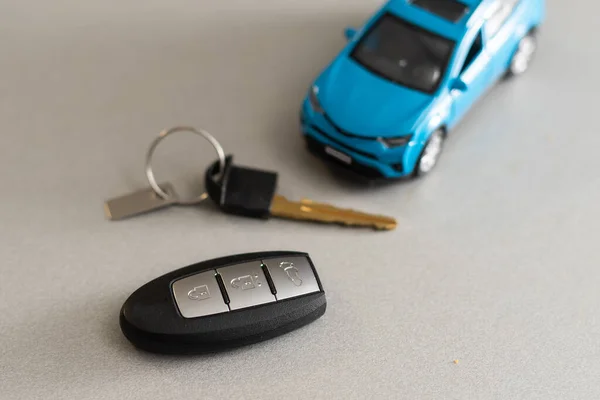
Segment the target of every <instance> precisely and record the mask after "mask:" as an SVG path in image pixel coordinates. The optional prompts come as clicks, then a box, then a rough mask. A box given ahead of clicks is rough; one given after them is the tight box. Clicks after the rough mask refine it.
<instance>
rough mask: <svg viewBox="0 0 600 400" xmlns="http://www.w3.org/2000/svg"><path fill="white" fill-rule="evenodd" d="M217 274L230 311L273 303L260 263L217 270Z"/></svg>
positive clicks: (249, 263)
mask: <svg viewBox="0 0 600 400" xmlns="http://www.w3.org/2000/svg"><path fill="white" fill-rule="evenodd" d="M217 272H218V273H219V274H220V275H221V278H222V279H223V283H224V284H225V290H226V291H227V295H228V296H229V308H231V310H232V311H233V310H239V309H240V308H246V307H252V306H257V305H260V304H265V303H272V302H274V301H275V296H273V293H271V288H270V287H269V282H268V281H267V278H266V276H265V274H264V272H263V270H262V263H261V262H260V261H252V262H247V263H242V264H235V265H231V266H229V267H225V268H218V269H217Z"/></svg>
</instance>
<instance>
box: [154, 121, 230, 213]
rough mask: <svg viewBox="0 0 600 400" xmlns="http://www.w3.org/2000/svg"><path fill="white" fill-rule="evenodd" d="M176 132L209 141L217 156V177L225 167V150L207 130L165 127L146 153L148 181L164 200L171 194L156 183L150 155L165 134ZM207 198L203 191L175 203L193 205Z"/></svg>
mask: <svg viewBox="0 0 600 400" xmlns="http://www.w3.org/2000/svg"><path fill="white" fill-rule="evenodd" d="M177 132H192V133H195V134H197V135H200V136H202V137H203V138H204V139H206V140H208V141H209V142H210V144H211V145H212V147H213V148H214V149H215V150H216V152H217V155H218V157H219V174H218V175H217V179H218V178H220V175H221V174H222V173H223V170H224V169H225V151H224V150H223V147H222V146H221V144H220V143H219V142H218V141H217V139H215V138H214V137H213V136H212V135H211V134H210V133H208V132H207V131H205V130H202V129H195V128H192V127H190V126H178V127H175V128H171V129H165V130H164V131H162V132H161V133H160V134H159V135H158V137H157V138H156V139H154V141H153V142H152V144H151V145H150V148H149V149H148V152H147V153H146V177H147V178H148V182H149V183H150V186H151V187H152V190H154V192H155V193H156V194H157V195H159V196H160V197H162V198H163V199H165V200H166V199H168V198H170V197H171V196H170V195H169V194H167V193H165V191H164V190H162V189H161V188H160V186H159V185H158V183H157V182H156V179H155V177H154V172H153V171H152V156H153V155H154V151H155V150H156V147H158V145H159V144H160V142H161V141H162V140H163V139H165V138H166V137H167V136H169V135H171V134H173V133H177ZM207 198H208V193H206V192H204V193H202V194H201V195H200V196H198V197H196V198H194V199H191V200H183V201H182V200H179V199H177V201H176V204H179V205H193V204H198V203H201V202H202V201H204V200H206V199H207Z"/></svg>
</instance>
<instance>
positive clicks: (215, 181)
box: [104, 127, 396, 230]
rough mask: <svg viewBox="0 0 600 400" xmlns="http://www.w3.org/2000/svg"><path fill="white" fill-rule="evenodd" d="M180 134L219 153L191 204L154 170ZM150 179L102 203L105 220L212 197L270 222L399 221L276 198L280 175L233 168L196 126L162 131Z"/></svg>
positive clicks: (382, 226)
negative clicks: (167, 142)
mask: <svg viewBox="0 0 600 400" xmlns="http://www.w3.org/2000/svg"><path fill="white" fill-rule="evenodd" d="M177 132H193V133H195V134H197V135H200V136H201V137H203V138H204V139H206V140H207V141H208V142H209V143H210V144H211V145H212V146H213V148H214V149H215V150H216V152H217V155H218V160H217V161H216V162H215V163H213V164H212V165H210V166H209V168H208V169H207V171H206V173H205V185H206V192H205V193H203V194H202V195H200V196H198V197H197V198H194V199H191V200H182V199H180V198H179V197H178V196H177V194H176V193H175V191H174V189H173V186H172V185H171V184H169V183H161V184H160V185H159V184H158V183H157V181H156V179H155V177H154V172H153V170H152V157H153V154H154V151H155V150H156V148H157V146H158V145H159V144H160V142H161V141H162V140H164V139H165V138H166V137H167V136H169V135H172V134H174V133H177ZM146 177H147V179H148V183H149V184H150V187H149V188H147V189H143V190H140V191H137V192H134V193H131V194H128V195H125V196H121V197H117V198H114V199H111V200H108V201H107V202H105V204H104V211H105V214H106V217H107V218H108V219H110V220H121V219H125V218H129V217H132V216H135V215H139V214H143V213H148V212H151V211H155V210H159V209H162V208H165V207H168V206H172V205H181V206H190V205H196V204H199V203H201V202H203V201H204V200H206V199H208V198H210V199H211V200H213V201H214V202H215V203H216V204H217V205H218V206H219V208H220V209H221V210H222V211H223V212H226V213H229V214H235V215H240V216H246V217H252V218H260V219H267V218H269V217H271V216H273V217H279V218H287V219H295V220H305V221H312V222H321V223H332V224H333V223H335V224H340V225H345V226H355V227H370V228H373V229H376V230H392V229H395V228H396V220H395V219H394V218H391V217H386V216H383V215H375V214H367V213H363V212H359V211H354V210H350V209H342V208H338V207H335V206H332V205H329V204H324V203H317V202H314V201H312V200H307V199H304V200H301V201H290V200H288V199H286V198H285V197H284V196H282V195H279V194H276V193H275V191H276V188H277V173H275V172H271V171H263V170H259V169H254V168H248V167H241V166H237V165H234V164H233V157H232V156H225V152H224V150H223V147H222V146H221V144H220V143H219V142H218V141H217V140H216V139H215V138H214V137H213V136H212V135H211V134H209V133H208V132H206V131H204V130H197V129H195V128H192V127H175V128H172V129H168V130H164V131H162V132H161V133H160V135H159V136H158V137H157V138H156V139H155V140H154V141H153V142H152V144H151V145H150V148H149V149H148V152H147V154H146Z"/></svg>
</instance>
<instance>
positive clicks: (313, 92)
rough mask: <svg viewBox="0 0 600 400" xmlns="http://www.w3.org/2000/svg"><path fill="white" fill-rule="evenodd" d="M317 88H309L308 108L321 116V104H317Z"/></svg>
mask: <svg viewBox="0 0 600 400" xmlns="http://www.w3.org/2000/svg"><path fill="white" fill-rule="evenodd" d="M318 94H319V88H318V87H316V86H313V87H312V88H310V94H309V95H308V99H309V101H310V106H311V107H312V109H313V111H314V112H316V113H319V114H323V107H321V103H320V102H319V97H318Z"/></svg>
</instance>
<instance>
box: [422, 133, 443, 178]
mask: <svg viewBox="0 0 600 400" xmlns="http://www.w3.org/2000/svg"><path fill="white" fill-rule="evenodd" d="M443 148H444V132H443V131H442V130H441V129H438V130H437V131H435V132H433V133H432V134H431V136H430V137H429V140H428V141H427V143H426V144H425V147H424V148H423V151H422V152H421V156H420V157H419V161H418V162H417V166H416V168H415V176H423V175H426V174H427V173H429V172H430V171H431V170H432V169H433V168H434V167H435V166H436V165H437V163H438V160H439V158H440V155H441V154H442V150H443Z"/></svg>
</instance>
